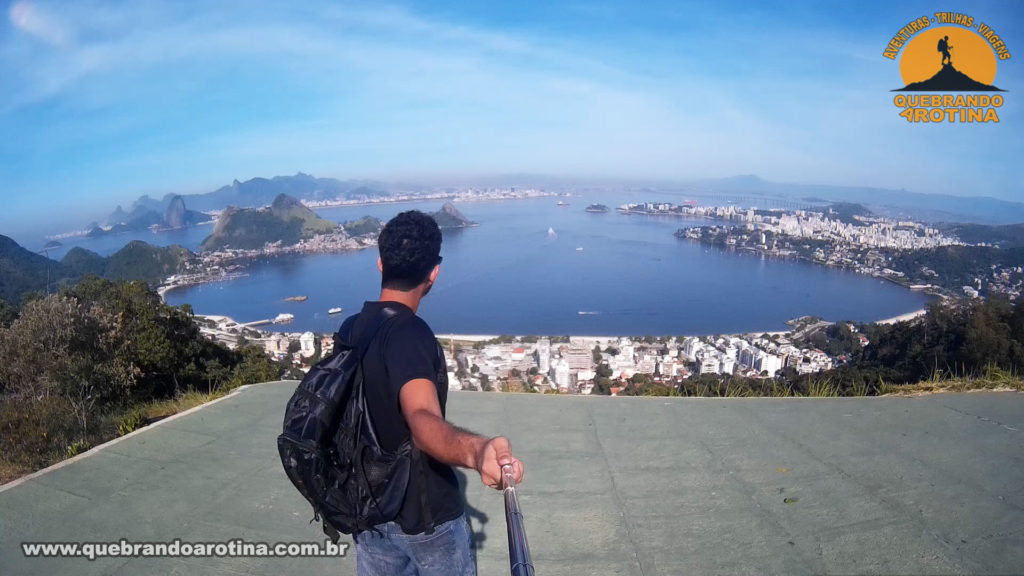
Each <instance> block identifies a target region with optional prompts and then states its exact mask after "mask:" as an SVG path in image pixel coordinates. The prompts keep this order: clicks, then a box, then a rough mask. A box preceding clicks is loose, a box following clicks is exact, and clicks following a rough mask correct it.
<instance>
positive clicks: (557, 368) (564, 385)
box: [551, 358, 569, 390]
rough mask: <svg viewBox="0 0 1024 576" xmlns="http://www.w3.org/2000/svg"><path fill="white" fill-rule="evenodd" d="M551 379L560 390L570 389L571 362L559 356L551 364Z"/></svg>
mask: <svg viewBox="0 0 1024 576" xmlns="http://www.w3.org/2000/svg"><path fill="white" fill-rule="evenodd" d="M551 372H552V374H551V379H552V380H554V381H555V386H557V387H558V389H559V390H569V363H568V362H566V361H565V360H563V359H561V358H559V359H558V360H555V362H554V363H553V364H552V365H551Z"/></svg>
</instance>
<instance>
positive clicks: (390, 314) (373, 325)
mask: <svg viewBox="0 0 1024 576" xmlns="http://www.w3.org/2000/svg"><path fill="white" fill-rule="evenodd" d="M397 315H398V312H396V311H394V310H392V309H391V308H388V307H386V306H385V307H382V308H381V309H380V310H379V311H378V312H377V313H376V314H374V315H373V318H371V319H369V320H368V321H367V322H368V324H367V325H365V326H363V328H362V330H360V331H359V337H358V339H357V340H356V341H355V351H356V353H357V354H358V357H359V358H362V357H363V356H365V355H366V349H367V348H369V347H370V342H372V341H373V338H374V337H375V336H376V335H377V332H379V331H380V329H381V327H382V326H384V324H385V323H386V322H387V321H388V320H390V319H392V318H394V317H395V316H397Z"/></svg>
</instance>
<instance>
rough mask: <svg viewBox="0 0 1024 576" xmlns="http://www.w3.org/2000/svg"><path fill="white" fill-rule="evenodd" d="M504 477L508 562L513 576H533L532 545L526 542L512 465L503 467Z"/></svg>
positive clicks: (503, 489)
mask: <svg viewBox="0 0 1024 576" xmlns="http://www.w3.org/2000/svg"><path fill="white" fill-rule="evenodd" d="M501 473H502V475H503V476H504V481H503V486H502V492H504V493H505V523H506V524H507V525H508V560H509V563H510V564H511V565H512V576H533V560H531V559H530V545H529V544H528V543H527V542H526V529H525V528H524V527H523V513H522V512H520V511H519V499H518V498H516V479H515V477H513V475H512V465H511V464H506V465H504V466H502V467H501Z"/></svg>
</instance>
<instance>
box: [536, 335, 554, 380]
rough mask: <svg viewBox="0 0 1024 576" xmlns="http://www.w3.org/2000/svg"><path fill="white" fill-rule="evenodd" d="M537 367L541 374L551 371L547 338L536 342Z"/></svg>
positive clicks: (549, 348) (549, 344)
mask: <svg viewBox="0 0 1024 576" xmlns="http://www.w3.org/2000/svg"><path fill="white" fill-rule="evenodd" d="M537 367H538V369H539V370H540V372H541V374H547V373H548V371H550V370H551V340H548V339H547V338H541V339H540V340H537Z"/></svg>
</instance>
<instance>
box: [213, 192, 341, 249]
mask: <svg viewBox="0 0 1024 576" xmlns="http://www.w3.org/2000/svg"><path fill="white" fill-rule="evenodd" d="M336 227H337V225H336V224H335V223H334V222H331V221H329V220H324V219H323V218H320V217H319V216H317V215H316V213H315V212H313V211H312V210H310V209H309V208H306V207H305V206H303V205H302V203H301V202H299V201H298V200H296V199H295V198H293V197H291V196H288V195H285V194H280V195H278V196H277V198H275V199H274V202H273V203H272V204H271V205H270V207H268V208H259V209H249V208H234V207H231V208H228V209H226V210H224V212H222V213H221V215H220V218H218V219H217V225H216V226H215V227H214V229H213V234H211V235H210V236H208V237H207V238H206V239H205V240H203V243H202V245H201V249H202V250H216V249H218V248H226V247H230V248H235V249H242V250H257V249H259V248H262V247H263V246H264V245H266V244H267V243H274V242H281V243H282V244H285V245H289V244H295V243H297V242H299V241H300V240H302V239H304V238H311V237H312V236H315V235H317V234H326V233H329V232H331V231H333V230H334V229H335V228H336Z"/></svg>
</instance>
